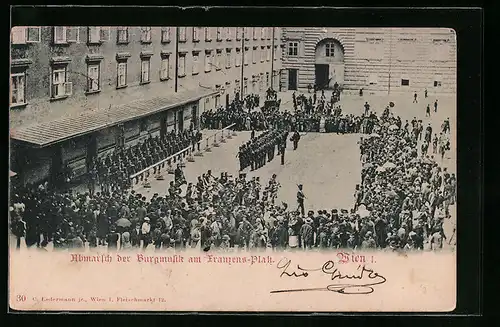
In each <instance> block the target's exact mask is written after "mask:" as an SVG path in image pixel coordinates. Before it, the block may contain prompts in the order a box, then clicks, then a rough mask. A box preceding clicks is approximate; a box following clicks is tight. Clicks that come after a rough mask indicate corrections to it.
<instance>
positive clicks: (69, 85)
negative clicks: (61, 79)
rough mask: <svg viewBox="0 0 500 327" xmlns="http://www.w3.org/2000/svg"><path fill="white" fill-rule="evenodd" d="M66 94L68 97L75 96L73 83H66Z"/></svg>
mask: <svg viewBox="0 0 500 327" xmlns="http://www.w3.org/2000/svg"><path fill="white" fill-rule="evenodd" d="M64 92H65V94H66V95H71V94H73V83H71V82H66V83H64Z"/></svg>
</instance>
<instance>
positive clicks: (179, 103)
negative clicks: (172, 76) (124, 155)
mask: <svg viewBox="0 0 500 327" xmlns="http://www.w3.org/2000/svg"><path fill="white" fill-rule="evenodd" d="M189 91H192V90H189ZM216 93H218V91H214V90H212V91H211V92H208V93H204V94H203V95H196V96H194V97H191V98H188V99H186V100H183V101H180V102H175V103H172V104H167V105H165V106H161V107H159V108H156V109H153V110H151V111H149V112H145V113H142V114H137V115H134V116H133V117H129V118H124V119H118V120H116V121H112V122H110V123H104V124H101V125H98V126H96V127H94V128H91V129H88V130H85V131H83V132H77V133H73V134H68V135H67V136H65V137H62V138H59V139H57V140H54V141H50V142H46V143H35V142H30V141H28V140H26V139H23V138H17V137H16V135H13V136H12V137H11V138H12V139H13V140H16V141H21V142H23V143H27V144H30V145H31V146H34V147H37V148H43V147H47V146H50V145H54V144H56V143H60V142H63V141H66V140H69V139H72V138H75V137H80V136H83V135H86V134H90V133H93V132H96V131H99V130H103V129H106V128H109V127H113V126H116V125H119V124H123V123H126V122H129V121H133V120H136V119H140V118H143V117H147V116H151V115H154V114H156V113H158V112H161V111H165V110H168V109H171V108H174V107H178V106H182V105H185V104H188V103H191V102H195V101H198V100H200V99H201V98H203V97H206V96H210V95H214V94H216ZM178 94H179V93H177V94H174V96H175V95H178ZM149 100H152V99H149ZM142 101H144V100H142ZM140 103H141V100H138V101H134V102H132V103H129V104H123V105H119V106H116V107H118V108H120V107H123V106H133V105H134V104H137V105H138V104H140ZM107 110H108V109H102V110H99V111H98V112H96V114H105V113H106V111H107ZM80 116H85V115H83V113H82V114H81V115H80ZM76 117H78V116H75V117H65V118H61V119H60V120H62V119H70V118H76ZM54 121H57V120H53V121H50V122H54ZM47 123H49V122H47ZM41 124H43V123H41ZM37 125H39V124H35V125H31V126H37Z"/></svg>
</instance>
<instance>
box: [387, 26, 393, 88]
mask: <svg viewBox="0 0 500 327" xmlns="http://www.w3.org/2000/svg"><path fill="white" fill-rule="evenodd" d="M391 69H392V27H391V28H390V29H389V80H388V85H387V94H391Z"/></svg>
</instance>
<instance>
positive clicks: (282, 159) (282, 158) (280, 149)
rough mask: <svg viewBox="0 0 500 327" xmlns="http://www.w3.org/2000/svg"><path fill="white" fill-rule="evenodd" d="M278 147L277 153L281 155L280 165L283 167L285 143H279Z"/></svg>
mask: <svg viewBox="0 0 500 327" xmlns="http://www.w3.org/2000/svg"><path fill="white" fill-rule="evenodd" d="M279 147H280V148H279V152H280V154H281V165H282V166H283V165H284V164H285V150H286V142H281V143H280V145H279Z"/></svg>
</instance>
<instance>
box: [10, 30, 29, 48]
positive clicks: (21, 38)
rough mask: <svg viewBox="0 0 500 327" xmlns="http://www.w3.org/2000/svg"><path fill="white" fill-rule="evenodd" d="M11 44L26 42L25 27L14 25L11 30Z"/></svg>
mask: <svg viewBox="0 0 500 327" xmlns="http://www.w3.org/2000/svg"><path fill="white" fill-rule="evenodd" d="M10 41H11V42H12V44H25V43H26V28H25V27H19V26H14V27H12V30H11V40H10Z"/></svg>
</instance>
